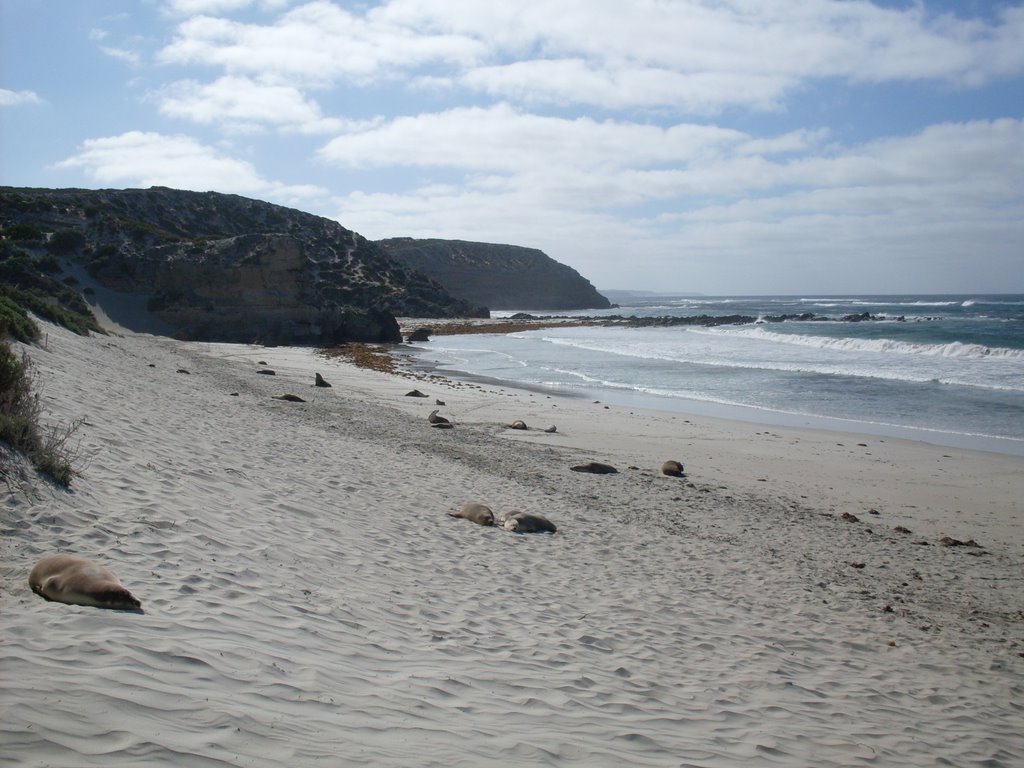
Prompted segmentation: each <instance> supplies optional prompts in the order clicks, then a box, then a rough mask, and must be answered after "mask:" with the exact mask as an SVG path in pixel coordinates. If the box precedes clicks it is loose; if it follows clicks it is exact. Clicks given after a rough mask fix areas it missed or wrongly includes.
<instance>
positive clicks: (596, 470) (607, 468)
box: [570, 461, 619, 475]
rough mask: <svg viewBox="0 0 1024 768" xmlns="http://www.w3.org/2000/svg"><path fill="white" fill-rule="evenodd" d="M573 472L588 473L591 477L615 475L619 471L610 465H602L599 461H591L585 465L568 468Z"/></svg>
mask: <svg viewBox="0 0 1024 768" xmlns="http://www.w3.org/2000/svg"><path fill="white" fill-rule="evenodd" d="M570 469H571V470H572V471H573V472H589V473H590V474H592V475H615V474H618V472H619V470H617V469H616V468H615V467H613V466H611V465H610V464H602V463H601V462H599V461H591V462H588V463H586V464H578V465H576V466H575V467H570Z"/></svg>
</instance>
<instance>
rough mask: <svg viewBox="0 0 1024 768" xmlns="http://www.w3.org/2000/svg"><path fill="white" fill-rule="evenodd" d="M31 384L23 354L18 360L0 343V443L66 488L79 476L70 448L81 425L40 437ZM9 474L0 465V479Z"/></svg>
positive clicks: (35, 394)
mask: <svg viewBox="0 0 1024 768" xmlns="http://www.w3.org/2000/svg"><path fill="white" fill-rule="evenodd" d="M34 383H35V382H34V372H33V369H32V361H31V359H30V358H29V357H28V355H26V354H22V355H21V358H20V359H19V357H18V356H17V355H16V354H15V353H14V350H12V349H11V346H10V344H9V343H8V342H7V341H0V443H5V444H6V445H8V446H10V447H11V448H12V449H14V450H15V451H16V452H18V453H22V454H24V455H26V456H28V458H29V460H30V461H31V462H32V464H33V466H35V468H36V469H38V470H39V471H40V472H42V473H43V474H44V475H47V476H48V477H50V478H51V479H52V480H53V481H54V482H56V483H58V484H60V485H62V486H65V487H66V486H68V485H70V484H71V480H72V478H74V477H75V475H77V474H78V470H76V469H75V466H74V465H75V462H76V461H77V459H78V451H77V448H72V447H71V446H70V440H71V437H72V436H73V435H74V434H75V432H77V431H78V428H79V427H80V426H81V425H82V422H81V421H76V422H73V423H72V424H70V425H66V426H57V427H52V428H50V429H49V430H48V431H47V432H46V434H45V435H43V434H41V433H40V427H39V416H40V412H41V407H40V405H39V394H38V392H34V391H33V390H34V389H35V386H34ZM4 456H5V454H3V453H0V457H4ZM8 475H9V473H8V471H7V468H6V467H4V466H3V465H2V464H0V476H2V477H5V478H6V477H7V476H8Z"/></svg>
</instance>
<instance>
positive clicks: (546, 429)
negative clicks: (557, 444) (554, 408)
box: [544, 424, 558, 434]
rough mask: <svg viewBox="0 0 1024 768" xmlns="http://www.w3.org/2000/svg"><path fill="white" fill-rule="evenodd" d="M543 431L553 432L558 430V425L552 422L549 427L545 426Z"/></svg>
mask: <svg viewBox="0 0 1024 768" xmlns="http://www.w3.org/2000/svg"><path fill="white" fill-rule="evenodd" d="M544 431H545V432H547V433H548V434H554V433H555V432H557V431H558V427H556V426H555V425H554V424H552V425H551V426H550V427H545V428H544Z"/></svg>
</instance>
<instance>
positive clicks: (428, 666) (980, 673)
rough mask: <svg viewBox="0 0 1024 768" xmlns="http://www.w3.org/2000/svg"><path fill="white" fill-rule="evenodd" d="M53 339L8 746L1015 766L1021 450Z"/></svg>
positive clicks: (3, 719)
mask: <svg viewBox="0 0 1024 768" xmlns="http://www.w3.org/2000/svg"><path fill="white" fill-rule="evenodd" d="M47 333H48V336H47V345H46V348H45V349H43V348H31V349H29V352H30V354H31V356H32V358H33V360H34V361H35V363H36V366H37V368H38V370H39V371H40V373H41V381H42V384H43V404H44V408H45V411H46V414H47V418H49V419H52V420H54V421H63V422H69V421H71V420H73V419H77V418H84V419H85V422H84V424H83V425H82V427H81V429H80V430H79V433H78V434H79V436H80V438H81V443H80V450H81V454H82V461H81V466H82V476H81V477H79V478H76V479H75V481H74V483H73V485H72V489H71V491H64V490H60V489H57V488H54V487H51V486H49V485H46V484H42V483H39V482H33V481H30V480H28V479H26V480H25V481H24V482H20V483H19V482H15V481H12V482H11V483H10V485H9V487H8V488H6V489H4V487H3V485H0V494H2V507H0V509H2V516H3V518H2V527H3V538H2V541H0V546H2V550H0V564H2V570H0V577H2V580H0V588H2V594H0V622H2V643H0V764H3V765H12V766H15V765H16V766H29V765H31V766H92V765H102V766H109V765H140V766H150V765H153V766H155V765H173V766H277V765H293V766H306V765H330V766H337V765H372V766H412V765H417V766H419V765H422V766H428V765H443V766H477V765H502V766H514V765H555V766H560V765H580V766H605V765H608V766H612V765H614V766H621V765H634V766H736V765H772V766H806V765H815V766H856V765H876V766H934V765H950V766H967V765H985V766H1020V765H1024V704H1022V702H1024V658H1022V656H1021V654H1022V653H1024V613H1022V611H1024V533H1022V526H1021V517H1022V515H1021V512H1022V502H1021V499H1022V498H1024V471H1022V470H1024V459H1021V458H1015V457H1009V456H1001V455H996V454H983V453H972V452H969V451H963V450H954V449H948V448H936V447H932V446H928V445H924V444H916V443H907V442H902V441H899V440H895V439H885V440H880V439H878V438H861V437H858V436H856V435H850V434H832V433H826V432H814V431H810V430H792V429H786V430H784V429H774V428H773V429H767V430H766V429H765V428H764V427H762V426H759V425H749V424H742V423H735V422H725V421H715V420H712V419H707V418H703V417H686V416H683V415H678V414H677V415H672V414H662V413H654V412H642V411H637V410H633V411H630V410H628V409H619V408H610V409H606V408H605V407H604V406H603V405H602V404H599V403H597V404H595V403H592V402H590V401H581V400H572V399H566V398H556V397H550V398H549V397H547V396H545V395H543V394H539V393H528V392H522V391H516V390H512V389H501V388H498V387H493V386H479V385H471V384H458V383H455V382H448V381H445V380H441V379H417V380H412V379H409V378H403V377H401V376H396V375H387V374H383V373H378V372H374V371H366V370H361V369H357V368H354V367H352V366H351V365H350V364H348V363H346V362H344V361H340V360H326V359H324V358H322V357H318V356H317V355H316V354H315V353H314V352H313V351H311V350H304V349H294V348H284V347H280V348H261V347H248V346H237V345H236V346H231V345H209V344H195V343H192V344H186V343H180V342H176V341H173V340H170V339H167V338H161V337H154V336H144V335H132V334H115V335H112V336H109V337H102V336H96V337H92V338H87V339H86V338H79V337H76V336H74V335H72V334H70V333H68V332H65V331H63V330H61V329H58V328H55V327H53V326H48V327H47ZM263 362H265V363H266V364H267V367H269V368H272V369H274V370H275V371H276V374H277V375H276V376H266V375H259V374H257V373H256V370H257V369H258V368H260V367H263V366H262V365H261V363H263ZM178 369H184V370H187V371H189V373H188V374H185V373H178V372H177V371H178ZM316 371H319V372H320V373H322V374H323V375H324V377H325V378H326V379H327V380H328V381H329V382H331V383H332V384H333V387H332V388H330V389H320V388H314V387H313V386H312V384H313V374H314V372H316ZM413 387H416V388H419V389H420V390H422V391H423V392H426V393H427V394H428V395H429V397H428V398H425V399H417V398H408V397H405V396H404V395H405V392H407V391H409V390H410V389H412V388H413ZM232 393H237V395H236V396H232ZM283 393H294V394H297V395H300V396H302V397H303V398H305V399H306V400H307V402H305V403H292V402H285V401H281V400H276V399H273V396H275V395H280V394H283ZM435 398H441V399H443V400H444V401H445V402H446V406H444V407H441V408H440V411H441V414H442V415H444V416H446V417H448V418H450V419H452V420H453V421H454V422H455V428H454V429H451V430H438V429H435V428H432V427H430V426H429V424H428V422H427V418H426V417H427V414H428V413H429V412H430V411H432V410H434V409H435V408H438V407H439V406H437V405H435V404H434V401H435ZM513 419H523V420H524V421H526V423H527V424H528V425H529V426H530V429H529V430H528V431H525V432H519V431H513V430H508V429H505V428H504V427H503V425H504V424H507V423H508V422H510V421H512V420H513ZM549 424H554V425H556V426H557V428H558V431H557V432H556V433H554V434H548V433H544V432H542V431H541V430H542V429H543V428H544V427H546V426H548V425H549ZM669 458H674V459H679V460H681V461H682V462H683V463H684V464H685V465H686V469H687V475H688V476H687V478H685V479H678V478H669V477H665V476H662V475H660V474H659V473H658V471H657V470H658V468H659V467H660V466H661V463H662V462H663V461H664V460H665V459H669ZM591 460H596V461H602V462H606V463H610V464H612V465H614V466H616V467H618V468H619V470H620V471H619V473H618V474H615V475H602V476H598V475H590V474H581V473H575V472H571V471H569V467H570V466H572V465H573V464H578V463H582V462H586V461H591ZM630 467H636V469H630ZM466 501H479V502H482V503H485V504H488V505H489V506H491V507H492V508H493V509H494V510H495V511H496V512H500V511H505V510H508V509H513V508H517V509H522V510H526V511H531V512H539V513H542V514H544V515H546V516H548V517H550V518H551V519H552V520H554V521H555V522H556V523H557V524H558V526H559V532H558V533H557V534H555V535H516V534H513V533H509V532H506V531H504V530H501V529H498V528H484V527H481V526H478V525H475V524H473V523H469V522H467V521H464V520H457V519H454V518H451V517H448V516H447V515H446V514H445V512H446V511H447V510H448V509H450V508H453V507H456V506H459V505H461V504H462V503H463V502H466ZM844 513H845V514H847V515H852V516H855V517H856V518H857V520H853V519H849V518H848V519H844V518H843V515H844ZM897 526H903V527H905V528H907V529H909V530H910V531H911V533H900V532H898V531H897ZM943 536H949V537H953V538H956V539H960V540H967V539H974V540H976V541H977V543H979V544H980V545H982V546H981V548H974V547H945V546H941V545H940V539H941V538H942V537H943ZM53 552H71V553H75V554H80V555H85V556H87V557H91V558H93V559H94V560H96V561H97V562H100V563H101V564H103V565H105V566H107V567H109V568H111V569H112V570H113V571H114V572H115V573H116V574H117V575H118V576H119V577H120V579H121V581H122V582H123V583H124V584H125V585H126V586H127V587H128V588H129V589H131V590H132V591H133V592H134V594H135V595H136V596H138V597H139V598H140V599H141V600H142V603H143V607H144V609H145V614H143V615H139V614H133V613H122V612H115V611H106V610H100V609H95V608H88V607H79V606H68V605H62V604H56V603H48V602H45V601H44V600H42V599H41V598H39V597H37V596H35V595H33V594H32V593H31V592H30V590H29V587H28V583H27V575H28V572H29V570H30V568H31V567H32V565H33V563H34V562H35V561H36V560H37V559H38V558H39V557H41V556H43V555H45V554H49V553H53Z"/></svg>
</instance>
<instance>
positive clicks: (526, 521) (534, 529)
mask: <svg viewBox="0 0 1024 768" xmlns="http://www.w3.org/2000/svg"><path fill="white" fill-rule="evenodd" d="M498 522H499V523H500V524H501V526H502V527H503V528H504V529H505V530H506V531H512V532H513V533H555V532H557V531H558V527H557V526H556V525H555V524H554V523H552V522H551V521H550V520H548V519H547V518H546V517H542V516H541V515H533V514H530V513H529V512H518V511H516V512H506V513H505V514H503V515H501V517H499V518H498Z"/></svg>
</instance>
